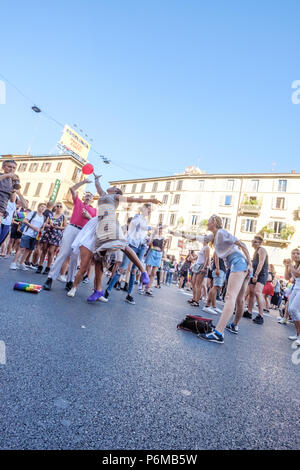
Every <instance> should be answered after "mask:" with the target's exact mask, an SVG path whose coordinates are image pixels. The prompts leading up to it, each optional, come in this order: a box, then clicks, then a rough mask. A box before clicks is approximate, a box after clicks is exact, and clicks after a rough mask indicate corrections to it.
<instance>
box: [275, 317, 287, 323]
mask: <svg viewBox="0 0 300 470" xmlns="http://www.w3.org/2000/svg"><path fill="white" fill-rule="evenodd" d="M277 321H278V323H280V325H287V324H288V320H287V319H286V318H282V317H278V318H277Z"/></svg>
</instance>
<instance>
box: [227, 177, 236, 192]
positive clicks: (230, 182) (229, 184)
mask: <svg viewBox="0 0 300 470" xmlns="http://www.w3.org/2000/svg"><path fill="white" fill-rule="evenodd" d="M233 188H234V180H227V181H226V191H233Z"/></svg>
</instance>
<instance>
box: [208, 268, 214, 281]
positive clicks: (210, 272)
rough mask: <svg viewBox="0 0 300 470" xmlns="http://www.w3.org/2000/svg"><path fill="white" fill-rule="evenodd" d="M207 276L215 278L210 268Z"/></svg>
mask: <svg viewBox="0 0 300 470" xmlns="http://www.w3.org/2000/svg"><path fill="white" fill-rule="evenodd" d="M207 277H208V279H213V275H212V270H211V269H210V268H209V270H208V273H207Z"/></svg>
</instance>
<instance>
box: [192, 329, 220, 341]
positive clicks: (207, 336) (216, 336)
mask: <svg viewBox="0 0 300 470" xmlns="http://www.w3.org/2000/svg"><path fill="white" fill-rule="evenodd" d="M197 336H198V337H199V338H200V339H204V340H205V341H210V342H211V343H218V344H223V343H224V335H222V334H221V333H217V332H216V330H214V331H212V332H211V333H202V334H199V335H197Z"/></svg>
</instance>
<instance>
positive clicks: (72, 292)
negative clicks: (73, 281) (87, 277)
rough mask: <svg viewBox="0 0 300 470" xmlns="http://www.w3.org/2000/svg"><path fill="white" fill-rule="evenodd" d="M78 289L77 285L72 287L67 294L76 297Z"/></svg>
mask: <svg viewBox="0 0 300 470" xmlns="http://www.w3.org/2000/svg"><path fill="white" fill-rule="evenodd" d="M76 291H77V289H76V287H72V289H70V290H69V292H68V293H67V296H68V297H74V296H75V294H76Z"/></svg>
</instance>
